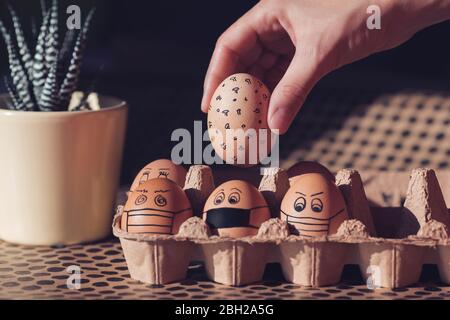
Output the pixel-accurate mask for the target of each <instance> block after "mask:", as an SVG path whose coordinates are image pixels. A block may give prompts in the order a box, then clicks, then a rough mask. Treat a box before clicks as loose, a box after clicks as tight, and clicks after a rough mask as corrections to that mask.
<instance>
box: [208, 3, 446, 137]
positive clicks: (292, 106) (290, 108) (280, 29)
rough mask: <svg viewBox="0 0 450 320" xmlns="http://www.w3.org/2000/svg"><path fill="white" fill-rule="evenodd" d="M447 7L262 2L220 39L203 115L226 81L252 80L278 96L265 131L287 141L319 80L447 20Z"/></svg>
mask: <svg viewBox="0 0 450 320" xmlns="http://www.w3.org/2000/svg"><path fill="white" fill-rule="evenodd" d="M449 2H450V1H440V0H427V1H424V0H408V1H401V0H397V1H394V0H371V1H368V0H346V1H342V0H263V1H261V2H259V3H258V4H257V5H256V6H254V7H253V8H252V9H251V10H250V11H248V12H247V13H246V14H245V15H244V16H242V17H241V18H240V19H239V20H238V21H237V22H235V23H234V24H233V25H232V26H231V27H229V28H228V30H226V31H225V32H224V33H223V34H222V35H221V36H220V38H219V39H218V41H217V43H216V47H215V50H214V53H213V56H212V58H211V62H210V65H209V68H208V71H207V74H206V77H205V84H204V93H203V99H202V110H203V111H204V112H207V110H208V106H209V103H210V100H211V96H212V94H213V93H214V90H215V89H216V87H217V86H218V85H219V84H220V82H221V81H222V80H223V79H225V78H226V77H227V76H229V75H231V74H233V73H237V72H247V73H250V74H252V75H255V76H256V77H258V78H260V79H261V80H262V81H263V82H264V83H265V84H266V85H267V86H269V88H270V89H271V90H273V92H272V96H271V100H270V106H269V113H268V123H269V127H270V128H271V129H272V130H273V129H278V130H279V132H280V133H281V134H283V133H285V132H286V131H287V129H288V128H289V126H290V124H291V122H292V121H293V119H294V117H295V115H296V114H297V112H298V111H299V109H300V107H301V105H302V104H303V103H304V101H305V99H306V97H307V95H308V94H309V92H310V91H311V89H312V88H313V86H314V85H315V84H316V83H317V81H319V80H320V78H322V77H323V76H324V75H326V74H327V73H329V72H331V71H333V70H335V69H336V68H339V67H340V66H343V65H345V64H348V63H351V62H353V61H355V60H358V59H361V58H364V57H366V56H368V55H370V54H372V53H375V52H379V51H383V50H386V49H390V48H392V47H395V46H397V45H399V44H401V43H403V42H404V41H406V40H408V39H409V38H410V37H411V36H412V35H414V33H415V32H417V31H418V30H420V29H422V28H424V27H426V26H429V25H431V24H434V23H437V22H440V21H443V20H446V19H448V18H449V12H450V10H449V8H450V3H449ZM370 5H377V6H378V7H379V8H380V9H381V29H373V30H370V29H369V28H368V27H367V24H366V21H367V19H368V17H369V14H368V13H367V8H368V7H369V6H370Z"/></svg>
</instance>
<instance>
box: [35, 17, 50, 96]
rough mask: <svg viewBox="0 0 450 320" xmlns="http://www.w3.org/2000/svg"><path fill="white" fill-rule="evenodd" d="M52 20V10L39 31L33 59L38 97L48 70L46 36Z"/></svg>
mask: <svg viewBox="0 0 450 320" xmlns="http://www.w3.org/2000/svg"><path fill="white" fill-rule="evenodd" d="M49 22H50V12H47V14H46V15H45V17H44V19H43V20H42V25H41V28H40V31H39V36H38V39H37V42H36V49H35V53H34V59H33V87H34V94H35V95H36V96H37V97H38V96H39V95H40V92H41V90H42V87H43V86H44V84H45V78H46V77H47V72H48V70H47V69H46V65H45V58H44V57H45V38H46V35H47V30H48V25H49Z"/></svg>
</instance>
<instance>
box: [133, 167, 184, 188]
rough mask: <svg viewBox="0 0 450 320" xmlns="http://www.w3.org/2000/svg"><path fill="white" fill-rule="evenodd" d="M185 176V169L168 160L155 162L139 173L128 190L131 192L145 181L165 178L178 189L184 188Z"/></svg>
mask: <svg viewBox="0 0 450 320" xmlns="http://www.w3.org/2000/svg"><path fill="white" fill-rule="evenodd" d="M186 174H187V173H186V169H184V168H183V167H182V166H181V165H177V164H174V163H173V162H172V161H170V160H168V159H159V160H155V161H152V162H150V163H149V164H147V165H146V166H145V167H144V168H143V169H142V170H141V171H139V173H138V174H137V176H136V178H135V179H134V181H133V184H132V185H131V188H130V190H131V191H133V190H135V189H136V188H137V187H138V186H139V185H141V184H142V183H144V182H145V181H147V180H151V179H155V178H167V179H169V180H172V181H173V182H175V183H177V184H178V185H179V186H180V187H184V181H185V179H186Z"/></svg>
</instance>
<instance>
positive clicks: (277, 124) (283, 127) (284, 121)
mask: <svg viewBox="0 0 450 320" xmlns="http://www.w3.org/2000/svg"><path fill="white" fill-rule="evenodd" d="M291 122H292V116H291V114H290V112H289V109H288V110H286V108H279V107H277V108H275V110H274V111H273V112H272V114H271V115H270V117H269V127H270V129H272V130H273V129H277V130H278V131H279V134H284V133H286V131H287V129H288V128H289V125H290V124H291Z"/></svg>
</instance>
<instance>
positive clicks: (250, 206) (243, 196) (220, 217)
mask: <svg viewBox="0 0 450 320" xmlns="http://www.w3.org/2000/svg"><path fill="white" fill-rule="evenodd" d="M203 211H204V212H203V219H204V220H205V221H206V223H207V224H208V225H209V227H210V228H211V232H212V233H213V234H215V235H219V236H224V237H232V238H240V237H246V236H253V235H256V234H257V233H258V229H259V227H260V226H261V224H262V223H263V222H264V221H266V220H269V219H270V210H269V207H268V206H267V202H266V200H265V199H264V197H263V196H262V194H261V193H260V192H259V191H258V189H256V188H255V187H254V186H252V185H251V184H250V183H248V182H246V181H242V180H231V181H227V182H225V183H223V184H221V185H220V186H219V187H218V188H217V189H216V190H214V191H213V193H212V194H211V195H210V196H209V198H208V200H207V201H206V203H205V209H204V210H203Z"/></svg>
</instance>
